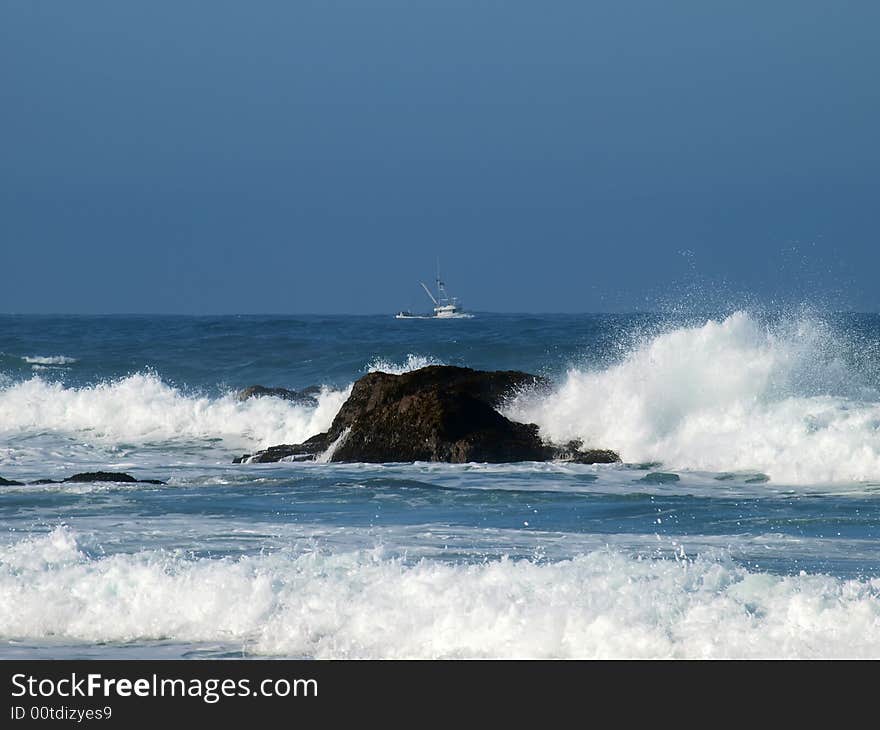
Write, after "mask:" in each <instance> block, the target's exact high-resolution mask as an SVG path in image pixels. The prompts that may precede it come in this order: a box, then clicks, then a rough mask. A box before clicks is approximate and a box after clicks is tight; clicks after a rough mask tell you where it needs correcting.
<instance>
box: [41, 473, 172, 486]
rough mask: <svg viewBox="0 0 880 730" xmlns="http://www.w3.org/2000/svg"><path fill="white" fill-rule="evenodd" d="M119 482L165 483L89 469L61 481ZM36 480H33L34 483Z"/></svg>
mask: <svg viewBox="0 0 880 730" xmlns="http://www.w3.org/2000/svg"><path fill="white" fill-rule="evenodd" d="M81 482H121V483H126V484H165V482H162V481H159V480H158V479H135V478H134V477H133V476H132V475H131V474H125V473H123V472H115V471H90V472H84V473H82V474H74V475H73V476H72V477H67V479H65V480H64V481H63V483H65V484H67V483H81ZM36 483H37V482H34V484H36Z"/></svg>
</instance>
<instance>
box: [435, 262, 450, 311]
mask: <svg viewBox="0 0 880 730" xmlns="http://www.w3.org/2000/svg"><path fill="white" fill-rule="evenodd" d="M437 298H438V299H439V300H440V301H444V300H446V299H448V298H449V297H447V296H446V287H445V286H444V285H443V281H442V280H441V279H440V257H439V256H438V257H437Z"/></svg>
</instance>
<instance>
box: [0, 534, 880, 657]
mask: <svg viewBox="0 0 880 730" xmlns="http://www.w3.org/2000/svg"><path fill="white" fill-rule="evenodd" d="M0 635H2V636H3V637H4V638H7V639H16V640H28V639H30V640H34V641H39V640H46V639H52V640H55V641H63V640H68V641H83V642H129V641H135V640H137V641H150V640H163V641H168V640H171V641H175V642H191V643H196V642H221V643H223V644H225V645H232V646H237V647H239V648H245V649H246V650H247V651H249V652H251V653H254V654H264V655H286V656H309V657H321V658H332V657H341V658H352V657H364V658H376V657H381V658H397V657H499V658H503V657H600V658H601V657H873V658H878V657H880V580H878V579H872V580H854V579H853V580H843V579H838V578H833V577H830V576H825V575H807V574H803V573H802V574H801V575H798V576H778V575H772V574H768V573H760V572H749V571H747V570H745V569H744V568H741V567H738V566H736V565H735V564H733V563H730V562H727V561H724V560H705V559H696V560H687V559H682V560H671V559H669V560H652V559H638V558H635V557H630V556H627V555H624V554H622V553H619V552H615V551H610V550H604V551H597V552H591V553H587V554H584V555H580V556H578V557H575V558H574V559H571V560H563V561H559V562H552V563H535V562H531V561H527V560H508V559H502V560H493V561H489V562H484V563H479V564H452V563H442V562H438V561H435V560H421V561H418V562H415V563H410V564H408V563H404V562H402V561H400V560H399V559H396V558H391V557H386V556H383V555H382V554H381V552H377V551H356V552H349V553H336V554H333V555H327V554H322V553H318V552H312V553H299V554H295V553H292V552H288V551H280V552H277V553H273V554H266V555H261V556H257V557H249V558H240V559H237V560H230V559H226V560H224V559H208V558H200V559H193V558H191V557H189V558H188V557H184V556H183V555H181V554H176V553H174V554H172V553H164V552H141V553H137V554H134V555H128V554H117V555H112V556H106V557H103V556H102V557H92V556H90V555H88V554H87V553H86V552H85V551H84V550H83V549H82V548H81V546H80V545H78V543H77V535H76V534H75V533H73V532H72V531H71V530H70V529H68V528H63V527H62V528H57V529H55V530H54V531H53V532H52V533H50V534H48V535H46V536H44V537H40V538H34V539H28V540H25V541H22V542H19V543H17V544H14V545H11V546H7V547H4V548H0Z"/></svg>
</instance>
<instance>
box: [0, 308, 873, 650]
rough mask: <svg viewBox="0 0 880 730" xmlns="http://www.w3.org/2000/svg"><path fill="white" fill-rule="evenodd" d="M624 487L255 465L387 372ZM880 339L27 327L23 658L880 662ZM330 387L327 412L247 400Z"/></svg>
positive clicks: (5, 530)
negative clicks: (524, 388) (513, 379)
mask: <svg viewBox="0 0 880 730" xmlns="http://www.w3.org/2000/svg"><path fill="white" fill-rule="evenodd" d="M429 363H446V364H456V365H468V366H471V367H476V368H486V369H496V368H497V369H508V368H511V369H521V370H526V371H530V372H535V373H540V374H542V375H545V376H546V377H548V378H550V379H551V381H552V382H553V387H552V389H551V391H550V392H549V393H546V392H545V393H532V394H529V393H526V394H522V395H520V396H519V397H518V398H516V399H514V400H512V401H511V402H509V403H507V404H506V405H505V407H504V410H505V412H506V413H507V414H508V415H510V416H511V417H514V418H518V419H520V420H528V421H533V422H535V423H538V425H539V427H540V429H541V433H542V435H544V436H545V437H546V438H548V439H552V440H557V441H561V440H563V439H567V438H575V437H577V438H582V439H583V440H584V441H585V442H586V443H587V444H589V445H592V446H596V447H604V448H613V449H616V450H617V451H619V452H620V454H621V456H622V458H623V460H624V463H622V464H618V465H602V466H598V465H597V466H586V465H569V464H561V463H549V464H534V463H521V464H510V465H483V464H465V465H446V464H422V463H416V464H386V465H373V464H371V465H365V464H344V465H343V464H318V463H307V464H303V463H279V464H265V465H233V464H232V463H231V462H232V459H233V458H234V457H235V456H237V455H240V454H242V453H246V452H248V451H251V450H253V449H256V448H261V447H265V446H269V445H272V444H276V443H284V442H288V443H290V442H296V441H300V440H303V439H305V438H307V437H308V436H310V435H313V434H314V433H317V432H319V431H322V430H324V429H325V428H326V427H327V426H328V425H329V423H330V421H331V420H332V418H333V415H334V414H335V412H336V410H337V409H338V407H339V406H340V405H341V403H342V402H343V401H344V399H345V397H346V393H347V389H348V388H349V387H350V386H351V383H352V382H353V381H354V380H355V379H356V378H358V377H360V376H361V375H363V374H364V373H366V372H367V371H369V370H371V369H380V370H386V371H390V372H402V371H404V370H408V369H413V368H415V367H420V366H422V365H425V364H429ZM878 363H880V317H875V316H870V315H834V316H816V315H803V314H801V315H797V316H791V315H789V316H775V317H766V316H758V315H756V314H754V313H747V312H735V313H732V314H729V315H727V316H719V317H688V318H681V317H670V316H668V315H667V316H660V315H647V314H645V315H615V316H612V315H578V316H574V315H544V316H537V315H490V314H480V315H478V316H477V317H476V318H474V319H472V320H453V321H431V320H403V321H401V320H395V319H394V318H393V317H390V316H382V317H318V316H314V317H205V318H193V317H122V316H113V317H36V316H2V317H0V476H2V477H5V478H7V479H16V480H21V481H27V480H34V479H37V478H44V477H50V478H55V479H60V478H63V477H65V476H69V475H70V474H72V473H74V472H79V471H88V470H97V469H104V470H113V471H127V472H129V473H132V474H134V475H136V476H140V477H142V478H157V479H162V480H165V481H167V485H166V486H155V485H129V484H125V485H122V484H116V485H114V484H64V485H61V484H53V485H43V486H34V485H31V486H21V487H14V486H8V487H0V637H2V640H0V656H16V657H21V656H35V657H50V656H65V657H69V656H87V657H107V658H114V657H131V656H140V657H168V656H172V657H201V656H217V657H220V656H294V657H404V656H405V657H412V656H416V657H460V656H468V657H470V656H489V657H496V656H500V657H507V656H515V657H520V656H551V657H595V656H601V657H609V656H612V657H630V656H638V657H641V656H676V657H684V656H720V657H738V656H786V657H787V656H820V657H824V656H872V657H876V656H880V551H878V550H877V548H876V541H877V538H878V534H880V509H878V494H880V388H878V378H877V372H878V370H877V365H878ZM255 383H259V384H262V385H266V386H282V387H287V388H295V389H301V388H305V387H307V386H312V385H319V386H322V387H323V388H322V391H321V394H320V396H319V402H318V406H317V407H306V406H302V405H295V404H292V403H290V402H287V401H282V400H279V399H275V398H264V399H256V400H251V401H247V402H245V403H241V402H239V401H237V400H236V399H235V397H234V391H235V390H236V389H238V388H241V387H244V386H247V385H251V384H255Z"/></svg>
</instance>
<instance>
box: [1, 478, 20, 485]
mask: <svg viewBox="0 0 880 730" xmlns="http://www.w3.org/2000/svg"><path fill="white" fill-rule="evenodd" d="M20 486H22V483H21V482H17V481H15V480H14V479H4V478H3V477H0V487H20Z"/></svg>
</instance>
